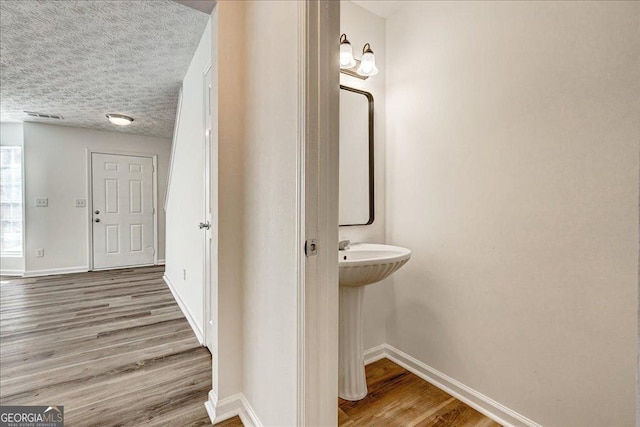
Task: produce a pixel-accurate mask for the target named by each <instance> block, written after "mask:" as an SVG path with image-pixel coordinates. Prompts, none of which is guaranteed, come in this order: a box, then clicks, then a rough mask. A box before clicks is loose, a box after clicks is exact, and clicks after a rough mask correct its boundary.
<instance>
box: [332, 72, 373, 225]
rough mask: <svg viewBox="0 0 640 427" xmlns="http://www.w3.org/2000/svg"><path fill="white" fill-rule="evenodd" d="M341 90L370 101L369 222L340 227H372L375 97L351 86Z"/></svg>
mask: <svg viewBox="0 0 640 427" xmlns="http://www.w3.org/2000/svg"><path fill="white" fill-rule="evenodd" d="M340 89H342V90H347V91H349V92H354V93H358V94H360V95H364V96H366V97H367V100H368V101H369V221H367V223H365V224H338V225H339V226H340V227H353V226H358V225H371V224H373V221H374V220H375V199H374V197H375V188H374V182H373V181H374V163H375V160H374V157H373V154H374V151H373V143H374V138H373V95H372V94H371V93H370V92H366V91H364V90H359V89H354V88H352V87H349V86H344V85H340Z"/></svg>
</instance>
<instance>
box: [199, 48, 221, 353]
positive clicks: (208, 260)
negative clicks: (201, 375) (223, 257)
mask: <svg viewBox="0 0 640 427" xmlns="http://www.w3.org/2000/svg"><path fill="white" fill-rule="evenodd" d="M211 68H212V63H211V60H209V62H208V63H207V65H206V66H205V67H204V70H203V71H202V81H203V83H204V87H205V96H204V97H203V99H204V105H203V108H202V110H203V111H204V117H203V119H204V123H205V125H206V123H207V116H208V117H209V123H210V124H211V126H213V123H214V121H213V116H212V114H213V99H212V92H213V90H212V79H211V78H209V81H207V79H206V77H207V73H208V72H209V71H210V70H211ZM211 76H212V77H213V73H212V75H211ZM207 98H208V102H207ZM207 106H209V108H207ZM205 127H206V126H205ZM205 132H206V133H205V136H204V143H203V155H204V159H205V161H204V167H203V172H204V177H203V178H204V217H203V220H204V221H207V222H209V224H211V228H210V229H208V230H207V231H206V232H205V233H204V234H205V237H204V248H203V249H204V256H203V258H204V263H203V264H204V266H203V267H204V271H203V274H202V285H203V289H202V291H203V298H202V304H203V307H202V313H203V316H204V319H203V321H202V325H203V328H202V329H203V331H202V332H203V339H202V344H203V345H204V346H205V347H207V348H208V349H209V350H210V351H212V352H213V350H212V349H213V345H214V340H213V338H214V337H213V325H212V321H211V319H212V316H211V305H212V301H211V300H212V297H213V295H212V292H213V289H217V286H215V287H214V286H213V283H212V282H213V281H214V280H216V281H217V280H218V272H217V271H216V270H217V263H214V262H212V254H213V253H214V251H213V245H214V244H215V245H217V239H216V236H217V233H218V230H216V229H214V228H213V227H215V226H217V224H218V221H217V213H216V212H217V209H218V204H217V201H218V196H217V179H218V178H217V177H218V175H217V170H216V169H217V168H216V167H214V164H215V163H214V159H213V154H214V151H213V150H214V147H213V138H212V135H211V133H212V132H213V129H205ZM214 180H215V181H214ZM207 202H208V203H207ZM207 204H209V205H212V206H211V213H210V216H209V215H208V214H207V208H208V206H207ZM214 220H215V221H214Z"/></svg>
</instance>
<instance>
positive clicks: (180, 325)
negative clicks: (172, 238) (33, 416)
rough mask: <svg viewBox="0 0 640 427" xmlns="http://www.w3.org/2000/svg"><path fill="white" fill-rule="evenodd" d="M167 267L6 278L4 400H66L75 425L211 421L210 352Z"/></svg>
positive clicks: (1, 289) (1, 318) (2, 294)
mask: <svg viewBox="0 0 640 427" xmlns="http://www.w3.org/2000/svg"><path fill="white" fill-rule="evenodd" d="M163 271H164V267H148V268H136V269H124V270H112V271H104V272H89V273H79V274H68V275H61V276H48V277H39V278H8V277H2V278H1V282H0V404H1V405H64V412H65V425H68V426H85V425H100V426H116V425H117V426H140V425H145V426H148V425H158V426H160V425H163V426H199V425H210V423H211V422H210V420H209V417H208V415H207V412H206V410H205V408H204V402H205V401H206V400H207V393H208V392H209V390H211V355H210V353H209V351H208V350H207V349H206V348H204V347H202V346H200V344H199V343H198V341H197V340H196V338H195V336H194V335H193V332H192V330H191V328H190V327H189V324H188V323H187V321H186V319H185V318H184V316H183V315H182V312H181V311H180V308H179V307H178V305H177V304H176V302H175V300H174V299H173V296H172V295H171V292H170V291H169V289H168V287H167V285H166V284H165V283H164V281H163V280H162V273H163Z"/></svg>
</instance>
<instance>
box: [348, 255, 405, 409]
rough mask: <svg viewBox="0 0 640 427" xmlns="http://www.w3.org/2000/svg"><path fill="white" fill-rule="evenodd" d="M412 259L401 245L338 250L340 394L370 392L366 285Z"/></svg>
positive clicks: (354, 395)
mask: <svg viewBox="0 0 640 427" xmlns="http://www.w3.org/2000/svg"><path fill="white" fill-rule="evenodd" d="M409 258H411V251H410V250H409V249H406V248H401V247H399V246H390V245H377V244H371V243H359V244H354V245H351V246H350V247H349V248H348V249H345V250H342V251H338V264H339V274H340V279H339V282H340V344H339V355H338V357H339V362H338V363H339V365H338V366H339V378H338V396H340V397H341V398H342V399H345V400H352V401H353V400H360V399H363V398H364V397H365V396H366V395H367V381H366V376H365V372H364V348H363V344H362V299H363V296H364V287H365V286H366V285H370V284H372V283H376V282H379V281H380V280H382V279H384V278H386V277H388V276H389V275H391V274H392V273H394V272H395V271H397V270H398V269H399V268H400V267H402V266H403V265H404V264H406V262H407V261H409Z"/></svg>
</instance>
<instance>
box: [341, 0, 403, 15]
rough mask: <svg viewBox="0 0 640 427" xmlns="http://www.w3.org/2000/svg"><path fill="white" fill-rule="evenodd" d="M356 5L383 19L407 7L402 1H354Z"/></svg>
mask: <svg viewBox="0 0 640 427" xmlns="http://www.w3.org/2000/svg"><path fill="white" fill-rule="evenodd" d="M352 1H353V2H354V3H355V4H357V5H359V6H362V7H364V8H365V9H367V10H368V11H369V12H373V13H375V14H376V15H378V16H381V17H383V18H388V17H389V16H391V15H393V14H394V13H395V12H396V11H397V10H398V9H400V8H402V7H404V6H405V4H406V2H405V1H402V0H352Z"/></svg>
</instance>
